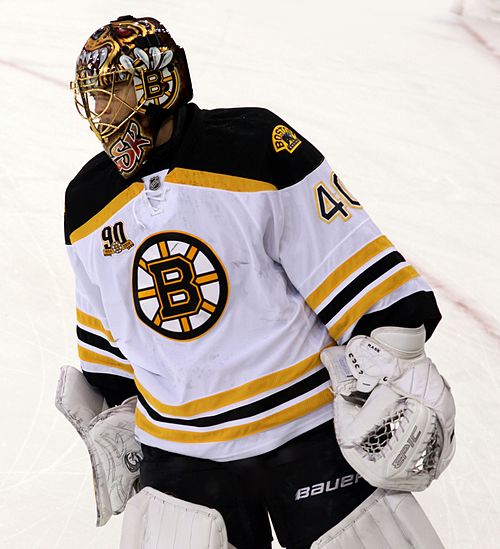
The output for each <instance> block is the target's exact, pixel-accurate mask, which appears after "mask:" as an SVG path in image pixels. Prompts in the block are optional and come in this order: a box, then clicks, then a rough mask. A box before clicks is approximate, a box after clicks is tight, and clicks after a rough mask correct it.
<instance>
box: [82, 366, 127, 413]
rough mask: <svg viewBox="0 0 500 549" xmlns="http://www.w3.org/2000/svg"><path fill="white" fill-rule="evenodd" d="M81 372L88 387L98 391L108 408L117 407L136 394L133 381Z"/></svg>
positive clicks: (109, 375) (110, 375)
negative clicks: (90, 386)
mask: <svg viewBox="0 0 500 549" xmlns="http://www.w3.org/2000/svg"><path fill="white" fill-rule="evenodd" d="M82 372H83V375H84V376H85V379H86V380H87V381H88V382H89V383H90V385H92V386H93V387H96V388H97V389H99V391H100V392H101V394H102V395H103V396H104V398H105V399H106V402H107V403H108V406H117V405H118V404H121V403H122V402H123V401H124V400H125V399H127V398H130V397H131V396H135V395H137V393H138V391H137V387H136V386H135V383H134V380H133V379H129V378H127V377H121V376H115V375H113V374H100V373H95V372H86V371H85V370H82Z"/></svg>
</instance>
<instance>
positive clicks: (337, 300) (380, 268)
mask: <svg viewBox="0 0 500 549" xmlns="http://www.w3.org/2000/svg"><path fill="white" fill-rule="evenodd" d="M404 261H405V258H404V257H403V256H402V255H401V254H400V253H399V252H391V253H390V254H387V255H385V256H384V257H382V258H381V259H379V260H378V261H377V262H376V263H374V264H373V265H371V266H370V267H368V269H365V270H364V271H363V272H362V273H361V274H360V275H359V276H357V277H356V278H355V279H354V280H353V281H352V282H350V283H349V284H348V285H347V286H346V287H345V288H344V289H343V290H342V291H340V292H339V293H338V294H337V295H336V296H335V297H334V298H333V299H332V300H331V301H330V303H328V305H326V307H324V308H323V309H322V310H321V311H319V313H318V317H319V318H320V320H321V322H323V324H328V322H330V320H331V319H332V318H333V317H334V316H335V315H336V314H337V313H338V312H339V311H341V310H342V309H343V308H344V307H345V306H346V305H347V304H348V303H349V302H350V301H352V300H353V299H354V298H355V297H356V296H357V295H358V294H359V293H360V292H362V291H363V290H364V289H365V288H366V287H367V286H368V285H370V284H371V283H372V282H375V280H377V278H380V277H381V276H382V275H384V274H385V273H387V272H388V271H390V270H391V269H392V268H393V267H395V266H396V265H398V264H399V263H403V262H404Z"/></svg>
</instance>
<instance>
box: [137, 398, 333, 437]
mask: <svg viewBox="0 0 500 549" xmlns="http://www.w3.org/2000/svg"><path fill="white" fill-rule="evenodd" d="M332 400H333V394H332V392H331V391H330V389H328V388H327V389H323V390H322V391H321V392H319V393H317V394H315V395H313V396H312V397H309V398H307V399H305V400H303V401H302V402H299V403H297V404H294V405H293V406H290V407H289V408H285V409H284V410H281V411H279V412H276V413H274V414H272V415H270V416H268V417H265V418H263V419H260V420H258V421H253V422H252V423H246V424H244V425H236V426H234V427H225V428H223V429H216V430H214V431H181V430H177V429H168V428H165V427H160V426H159V425H156V424H155V423H152V422H151V421H149V420H148V419H147V418H146V417H145V416H144V414H142V413H141V412H140V411H139V409H138V408H137V409H136V412H135V421H136V425H137V427H139V429H142V430H143V431H145V432H146V433H148V434H149V435H152V436H154V437H156V438H160V439H163V440H169V441H172V442H181V443H187V444H200V443H203V442H226V441H228V440H235V439H237V438H243V437H246V436H249V435H254V434H255V433H260V432H262V431H266V430H268V429H273V428H274V427H278V426H280V425H283V424H284V423H288V422H290V421H293V420H295V419H298V418H300V417H302V416H305V415H306V414H309V413H311V412H314V410H317V409H318V408H321V407H322V406H324V405H326V404H328V403H330V402H331V401H332Z"/></svg>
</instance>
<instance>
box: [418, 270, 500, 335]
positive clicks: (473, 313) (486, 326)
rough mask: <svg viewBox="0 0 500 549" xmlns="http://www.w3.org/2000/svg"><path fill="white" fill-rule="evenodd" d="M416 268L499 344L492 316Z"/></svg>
mask: <svg viewBox="0 0 500 549" xmlns="http://www.w3.org/2000/svg"><path fill="white" fill-rule="evenodd" d="M418 270H419V271H420V272H421V273H422V276H423V277H424V278H425V280H427V282H428V283H429V284H430V286H431V288H432V289H433V290H436V289H437V290H439V291H440V292H441V294H442V295H443V297H444V298H445V299H447V300H448V301H449V302H450V303H452V304H453V305H454V306H455V307H456V308H457V309H460V310H461V311H462V312H463V313H465V315H466V316H467V317H469V318H470V319H472V320H473V321H474V322H475V323H476V324H478V325H479V326H480V327H481V329H482V330H483V332H484V333H485V334H487V335H488V336H489V337H490V338H491V339H492V340H493V341H494V342H495V343H496V344H497V345H498V346H500V329H499V327H498V323H497V322H496V321H495V319H494V317H492V316H490V315H489V314H487V313H485V312H484V311H482V310H481V309H479V308H478V307H475V306H474V305H473V304H471V303H468V302H467V301H466V300H464V298H463V296H461V295H460V294H459V293H457V292H456V291H455V290H453V289H452V288H451V287H450V286H447V285H446V284H444V283H443V282H441V281H440V280H438V279H436V278H435V277H433V276H432V275H430V274H428V273H427V272H422V269H420V268H419V269H418Z"/></svg>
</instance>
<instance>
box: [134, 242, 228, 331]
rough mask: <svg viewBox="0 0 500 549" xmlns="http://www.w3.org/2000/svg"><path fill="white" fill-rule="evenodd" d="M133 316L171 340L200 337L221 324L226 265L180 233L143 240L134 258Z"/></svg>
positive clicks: (207, 249)
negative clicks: (218, 322) (135, 314)
mask: <svg viewBox="0 0 500 549" xmlns="http://www.w3.org/2000/svg"><path fill="white" fill-rule="evenodd" d="M132 291H133V297H134V305H135V310H136V313H137V316H138V317H139V318H140V319H141V320H142V322H144V323H145V324H147V325H148V326H149V327H150V328H152V329H153V330H155V331H156V332H158V333H160V334H161V335H163V336H165V337H168V338H170V339H177V340H190V339H194V338H197V337H200V336H202V335H203V334H205V333H206V332H207V331H208V330H210V329H211V328H212V327H213V326H214V325H215V324H216V323H217V321H218V320H219V319H220V317H221V316H222V313H223V312H224V309H225V308H226V305H227V301H228V296H229V283H228V278H227V274H226V270H225V268H224V265H223V264H222V262H221V261H220V259H219V258H218V257H217V255H216V254H215V252H214V251H213V250H212V248H211V247H210V246H209V245H208V244H206V243H205V242H203V241H202V240H201V239H199V238H197V237H195V236H193V235H190V234H188V233H182V232H174V231H169V232H164V233H158V234H155V235H152V236H150V237H149V238H147V239H146V240H145V241H144V242H143V243H142V244H141V245H140V246H139V247H138V248H137V251H136V254H135V257H134V268H133V275H132Z"/></svg>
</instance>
